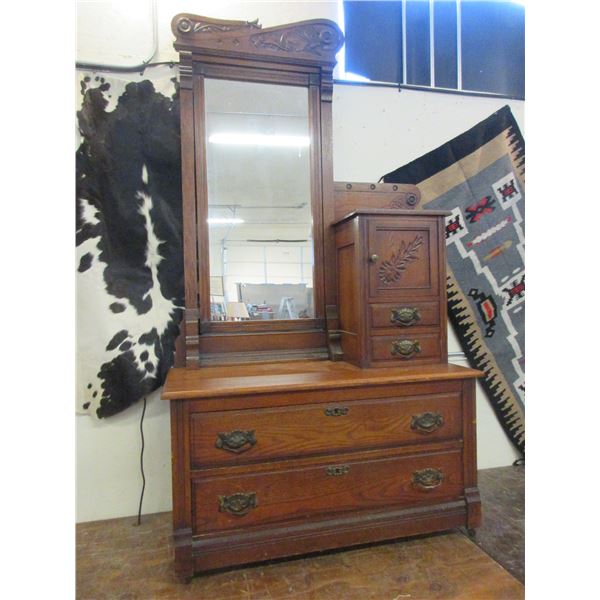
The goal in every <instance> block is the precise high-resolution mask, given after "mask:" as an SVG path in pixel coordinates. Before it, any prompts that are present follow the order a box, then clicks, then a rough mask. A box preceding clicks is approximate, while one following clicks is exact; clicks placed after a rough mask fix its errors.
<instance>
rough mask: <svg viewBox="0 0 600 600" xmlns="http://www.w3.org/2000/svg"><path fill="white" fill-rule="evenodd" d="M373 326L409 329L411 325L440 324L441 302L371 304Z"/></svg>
mask: <svg viewBox="0 0 600 600" xmlns="http://www.w3.org/2000/svg"><path fill="white" fill-rule="evenodd" d="M369 313H370V317H371V318H370V323H371V327H372V328H374V329H376V328H383V327H386V328H389V327H394V328H397V329H409V328H411V327H421V326H438V325H439V324H440V305H439V302H403V303H396V304H371V305H370V306H369Z"/></svg>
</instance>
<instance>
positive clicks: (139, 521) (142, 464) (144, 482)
mask: <svg viewBox="0 0 600 600" xmlns="http://www.w3.org/2000/svg"><path fill="white" fill-rule="evenodd" d="M145 414H146V396H144V408H142V418H141V419H140V435H141V437H142V451H141V453H140V468H141V471H142V493H141V495H140V506H139V508H138V518H137V525H139V524H140V523H141V522H142V502H143V500H144V490H145V489H146V475H145V474H144V446H145V442H144V415H145Z"/></svg>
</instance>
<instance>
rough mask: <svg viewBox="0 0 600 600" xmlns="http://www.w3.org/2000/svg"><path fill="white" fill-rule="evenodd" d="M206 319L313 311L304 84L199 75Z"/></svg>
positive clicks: (256, 317) (298, 316)
mask: <svg viewBox="0 0 600 600" xmlns="http://www.w3.org/2000/svg"><path fill="white" fill-rule="evenodd" d="M205 107H206V108H205V110H206V115H205V116H206V149H207V151H206V162H207V173H208V232H209V245H210V300H211V320H213V321H240V320H273V319H302V318H313V317H314V306H313V264H314V259H313V239H312V215H311V193H310V190H311V188H310V143H311V141H310V132H309V120H308V89H307V88H302V87H294V86H286V85H272V84H264V83H254V82H243V81H227V80H220V79H206V80H205Z"/></svg>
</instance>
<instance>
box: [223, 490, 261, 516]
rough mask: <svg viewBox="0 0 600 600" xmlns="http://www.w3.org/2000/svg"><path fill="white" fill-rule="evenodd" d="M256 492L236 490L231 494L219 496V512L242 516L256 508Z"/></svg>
mask: <svg viewBox="0 0 600 600" xmlns="http://www.w3.org/2000/svg"><path fill="white" fill-rule="evenodd" d="M257 504H258V502H257V500H256V492H238V493H237V494H231V496H219V512H228V513H229V514H232V515H236V516H237V517H243V516H244V515H247V514H248V513H249V512H250V511H251V510H252V509H253V508H256V506H257Z"/></svg>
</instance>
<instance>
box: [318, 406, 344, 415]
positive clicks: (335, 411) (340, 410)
mask: <svg viewBox="0 0 600 600" xmlns="http://www.w3.org/2000/svg"><path fill="white" fill-rule="evenodd" d="M349 411H350V409H349V408H348V407H347V406H333V407H331V408H326V409H325V411H324V412H325V416H327V417H343V416H345V415H347V414H348V412H349Z"/></svg>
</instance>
